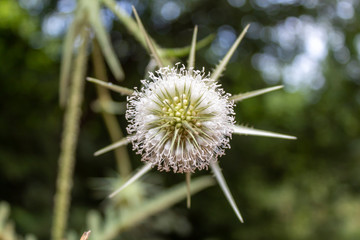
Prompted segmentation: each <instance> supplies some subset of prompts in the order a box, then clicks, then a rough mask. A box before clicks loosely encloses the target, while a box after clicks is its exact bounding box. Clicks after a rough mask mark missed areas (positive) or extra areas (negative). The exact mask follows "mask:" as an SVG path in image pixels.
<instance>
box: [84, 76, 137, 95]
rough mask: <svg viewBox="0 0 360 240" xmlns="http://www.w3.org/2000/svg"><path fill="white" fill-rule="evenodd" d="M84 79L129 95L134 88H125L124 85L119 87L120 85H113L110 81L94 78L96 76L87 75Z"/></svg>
mask: <svg viewBox="0 0 360 240" xmlns="http://www.w3.org/2000/svg"><path fill="white" fill-rule="evenodd" d="M86 80H88V81H89V82H92V83H96V84H98V85H101V86H103V87H106V88H108V89H111V90H113V91H115V92H118V93H120V94H121V95H127V96H130V95H131V94H133V92H134V90H132V89H129V88H126V87H121V86H118V85H114V84H112V83H110V82H105V81H101V80H99V79H96V78H92V77H87V78H86Z"/></svg>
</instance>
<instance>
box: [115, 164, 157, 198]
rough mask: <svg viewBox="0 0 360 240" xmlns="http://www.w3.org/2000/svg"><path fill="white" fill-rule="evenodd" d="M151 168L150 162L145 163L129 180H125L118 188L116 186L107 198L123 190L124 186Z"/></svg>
mask: <svg viewBox="0 0 360 240" xmlns="http://www.w3.org/2000/svg"><path fill="white" fill-rule="evenodd" d="M150 169H151V164H145V165H144V166H143V167H142V168H140V170H139V171H138V172H137V173H135V174H134V175H133V176H132V177H131V178H130V179H129V180H127V181H126V182H125V183H124V184H123V185H122V186H121V187H120V188H118V189H117V190H116V191H114V192H113V193H111V194H110V195H109V198H113V197H114V196H115V195H116V194H118V193H119V192H121V191H122V190H124V189H125V188H126V187H128V186H129V185H131V184H132V183H134V182H135V181H136V180H138V179H139V178H140V177H142V176H143V175H145V174H146V173H147V172H148V171H150Z"/></svg>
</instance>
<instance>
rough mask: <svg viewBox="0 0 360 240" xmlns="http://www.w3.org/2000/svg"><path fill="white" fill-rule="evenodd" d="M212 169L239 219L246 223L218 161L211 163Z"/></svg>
mask: <svg viewBox="0 0 360 240" xmlns="http://www.w3.org/2000/svg"><path fill="white" fill-rule="evenodd" d="M211 169H212V170H213V172H214V175H215V178H216V180H217V182H218V183H219V185H220V188H221V190H222V191H223V192H224V195H225V197H226V199H227V200H228V202H229V203H230V206H231V207H232V209H233V210H234V212H235V214H236V216H237V217H238V219H239V220H240V222H241V223H244V220H243V218H242V216H241V214H240V211H239V209H238V207H237V206H236V203H235V201H234V197H233V196H232V194H231V192H230V190H229V187H228V185H227V183H226V181H225V178H224V176H223V174H222V173H221V169H220V167H219V164H218V163H216V162H215V163H211Z"/></svg>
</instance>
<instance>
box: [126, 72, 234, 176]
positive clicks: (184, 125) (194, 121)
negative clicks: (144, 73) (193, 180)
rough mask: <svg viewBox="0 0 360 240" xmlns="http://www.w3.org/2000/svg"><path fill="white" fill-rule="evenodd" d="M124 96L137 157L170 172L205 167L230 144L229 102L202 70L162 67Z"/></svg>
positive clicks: (232, 112)
mask: <svg viewBox="0 0 360 240" xmlns="http://www.w3.org/2000/svg"><path fill="white" fill-rule="evenodd" d="M142 84H143V85H144V87H142V88H141V90H140V91H135V92H134V93H133V95H132V96H130V97H128V106H127V111H126V119H127V120H128V121H129V126H128V127H127V130H128V133H129V134H130V135H131V137H130V140H131V141H132V144H133V149H134V150H135V151H136V152H137V153H138V154H141V155H142V161H144V162H147V163H150V164H151V165H152V166H156V167H157V169H158V170H160V171H171V170H172V171H174V172H175V173H184V172H194V171H195V170H196V169H198V170H202V169H208V166H209V165H210V163H211V162H216V161H217V158H218V157H220V156H222V155H224V154H225V149H226V148H230V145H229V139H230V138H231V135H232V132H233V125H234V111H233V106H234V103H233V101H231V100H229V97H230V94H228V93H225V92H224V90H223V89H222V88H221V85H220V84H218V83H216V81H214V80H212V79H211V78H210V75H209V74H206V73H205V72H204V70H203V71H196V70H192V69H191V70H186V69H185V67H184V66H182V67H180V68H179V67H172V68H170V67H163V68H160V69H159V70H158V71H156V73H155V74H153V73H150V80H143V81H142Z"/></svg>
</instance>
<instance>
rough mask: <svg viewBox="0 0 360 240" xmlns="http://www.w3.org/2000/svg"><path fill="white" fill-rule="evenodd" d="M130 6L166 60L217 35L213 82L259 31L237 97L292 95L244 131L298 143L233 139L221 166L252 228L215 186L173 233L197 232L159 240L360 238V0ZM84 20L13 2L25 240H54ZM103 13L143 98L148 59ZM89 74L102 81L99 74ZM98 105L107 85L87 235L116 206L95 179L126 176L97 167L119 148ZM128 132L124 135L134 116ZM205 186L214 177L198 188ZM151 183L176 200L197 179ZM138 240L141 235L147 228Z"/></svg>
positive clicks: (76, 215) (87, 193) (80, 165)
mask: <svg viewBox="0 0 360 240" xmlns="http://www.w3.org/2000/svg"><path fill="white" fill-rule="evenodd" d="M117 3H118V5H119V7H121V8H123V9H124V10H125V11H127V12H128V13H129V14H130V13H131V5H134V6H135V7H136V9H137V10H138V12H139V14H140V16H141V18H142V20H143V22H144V25H145V28H146V29H147V30H148V32H149V34H150V35H151V36H152V37H153V38H154V39H155V40H156V41H157V42H158V43H159V44H160V45H161V46H163V47H169V48H171V47H181V46H186V45H189V44H190V41H191V36H192V30H193V27H194V25H198V26H199V34H198V39H201V38H203V37H205V36H207V35H208V34H210V33H214V34H215V39H214V41H213V42H212V43H211V44H210V45H208V46H206V47H205V48H203V49H201V50H200V51H198V52H197V58H196V67H197V68H202V67H205V68H206V70H208V71H210V70H211V69H212V68H213V67H214V65H215V64H217V63H218V61H219V60H220V59H221V58H222V56H223V55H224V54H225V53H226V51H227V50H228V49H229V47H230V46H231V44H232V43H233V42H234V40H235V38H236V36H237V35H238V34H239V33H240V31H241V30H242V29H243V28H244V26H245V25H246V24H247V23H250V24H251V27H250V29H249V32H248V34H247V35H246V37H245V39H244V40H243V42H242V43H241V45H240V47H239V48H238V49H237V51H236V53H235V55H234V57H233V58H232V59H231V62H230V63H229V65H228V67H227V70H226V71H225V73H224V76H223V77H222V78H221V83H222V84H223V87H224V89H225V90H226V91H228V92H230V93H239V92H246V91H251V90H255V89H258V88H264V87H268V86H272V85H277V84H284V86H285V88H284V90H280V91H277V92H274V93H269V94H267V95H263V96H260V97H257V98H253V99H249V100H245V101H243V102H240V103H238V104H237V106H236V119H237V122H238V123H242V124H247V125H249V126H254V127H255V128H258V129H264V130H271V131H275V132H281V133H287V134H290V135H295V136H297V137H298V140H296V141H286V140H281V139H271V138H259V137H248V136H233V140H232V141H231V145H232V149H230V150H227V155H226V156H224V157H222V158H221V159H220V165H221V167H222V169H223V172H224V175H225V177H226V179H227V181H228V184H229V187H230V189H231V190H232V193H233V195H234V197H235V200H236V202H237V204H238V206H239V208H240V210H241V212H242V215H243V217H244V219H245V223H244V224H240V223H239V222H238V220H237V219H236V217H235V215H234V214H233V212H232V210H231V208H230V206H229V205H228V203H227V201H226V200H225V197H224V196H223V194H222V192H221V190H220V188H219V187H218V186H214V187H211V188H208V189H206V190H204V191H202V192H200V193H198V194H196V195H194V196H193V198H192V199H193V200H192V208H191V209H190V210H187V209H186V203H185V201H184V202H182V203H180V204H177V205H176V206H175V207H173V208H172V211H173V212H175V215H171V216H170V217H171V218H172V219H173V222H172V223H171V222H170V223H168V224H174V225H176V224H177V223H178V221H186V222H187V223H186V224H185V226H187V227H186V228H184V229H180V230H178V231H175V230H173V231H172V230H168V229H172V228H166V231H165V229H162V226H161V224H164V223H159V226H158V227H157V228H158V230H157V231H156V234H155V235H153V236H151V239H209V240H210V239H211V240H213V239H280V240H281V239H360V121H359V116H360V111H359V106H360V88H359V85H360V24H359V23H360V18H359V16H360V8H359V4H360V2H359V0H339V1H320V0H318V1H317V0H310V1H305V0H304V1H302V0H269V1H266V0H255V1H246V0H227V1H225V0H224V1H206V0H194V1H180V0H170V1H167V0H151V1H139V0H134V1H131V0H121V1H117ZM75 7H76V1H75V0H59V1H51V0H19V1H13V0H1V1H0V79H1V81H0V91H1V94H0V102H1V106H2V107H1V118H0V141H1V143H0V183H1V188H0V201H6V202H8V203H10V204H11V209H12V210H11V218H12V219H13V220H14V222H15V223H16V230H17V232H18V233H22V234H24V233H34V234H35V235H37V236H38V237H39V239H48V236H49V229H50V226H51V214H52V208H53V195H54V192H55V179H56V172H57V160H58V155H59V151H60V150H59V144H60V137H61V130H62V120H63V110H61V109H60V107H59V104H58V84H59V83H58V81H59V66H60V56H61V47H62V42H63V36H64V34H65V32H66V30H67V28H68V26H69V24H70V23H71V21H72V16H73V11H74V9H75ZM101 14H102V15H101V18H102V20H103V23H104V25H105V26H106V28H107V29H108V30H109V33H110V34H111V41H112V43H113V46H114V49H115V51H116V54H117V56H118V58H119V59H120V62H121V64H122V66H123V67H124V71H125V75H126V79H125V81H124V82H123V83H122V85H124V86H127V87H133V86H140V82H139V80H140V79H142V78H143V76H144V74H145V68H146V66H147V64H148V61H149V57H148V54H147V53H146V51H145V50H144V49H143V48H142V47H141V46H140V44H139V43H138V42H137V41H135V40H134V38H133V36H132V35H130V34H129V33H128V32H127V31H126V29H124V27H123V26H122V25H121V23H120V22H119V21H118V20H117V19H116V18H115V17H114V15H113V13H112V12H111V11H110V10H108V9H106V8H104V9H103V10H102V12H101ZM180 61H182V62H183V63H185V62H186V58H184V59H180ZM87 75H88V76H91V75H92V67H91V64H90V63H89V67H88V74H87ZM109 75H110V73H109ZM110 78H111V76H110ZM114 82H115V81H114ZM113 97H114V98H115V99H116V100H119V101H123V100H125V98H124V97H119V96H117V95H116V94H113ZM95 98H96V93H95V89H94V86H93V85H92V84H86V90H85V101H84V104H83V115H82V118H81V132H80V138H79V145H78V149H77V162H76V168H75V176H74V186H73V191H72V207H71V214H70V219H69V223H68V225H69V228H71V229H74V230H77V231H79V232H81V231H84V230H87V229H85V228H86V225H85V218H86V212H87V211H88V210H89V209H98V208H101V205H102V202H103V199H102V198H98V197H96V196H95V194H94V190H93V189H92V187H91V184H90V182H91V181H90V180H91V179H92V178H100V177H108V176H114V172H115V171H116V165H115V161H114V157H113V155H112V154H106V155H103V156H101V157H98V158H95V157H93V153H94V152H95V151H96V150H98V149H99V148H101V147H103V146H105V145H107V144H109V143H110V140H109V139H108V135H107V132H106V129H105V127H104V124H103V121H102V119H101V116H100V115H99V114H98V113H96V112H94V111H93V108H92V107H91V106H92V105H93V102H94V99H95ZM118 119H119V121H120V123H121V126H122V127H123V130H124V131H125V127H126V121H125V119H124V116H123V115H119V117H118ZM129 150H131V148H130V147H129ZM131 159H132V161H133V165H134V166H135V167H138V166H141V163H140V161H139V159H140V157H139V156H137V155H135V154H134V153H131ZM202 174H209V173H203V172H202V173H197V174H196V175H202ZM151 175H154V176H153V177H154V178H156V179H157V180H156V181H158V182H162V183H163V185H165V187H168V186H172V185H174V184H176V183H179V182H181V181H183V178H184V177H183V176H182V175H176V174H173V173H157V172H156V171H152V174H151ZM150 178H151V177H150ZM177 215H180V216H185V217H186V219H187V220H184V219H183V218H181V219H177ZM153 218H154V219H156V217H153ZM135 228H136V231H142V230H143V229H146V225H145V224H141V225H139V226H136V227H135ZM174 229H175V227H174ZM129 239H132V238H131V237H129ZM149 239H150V237H149Z"/></svg>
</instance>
